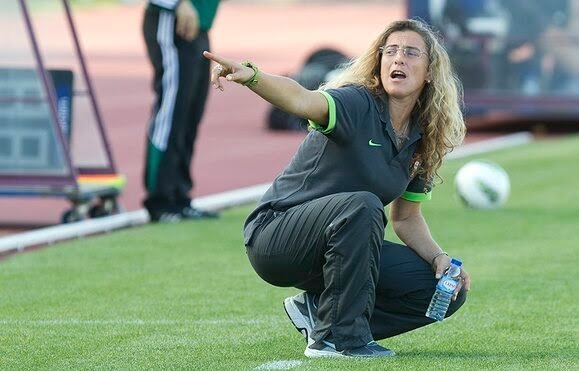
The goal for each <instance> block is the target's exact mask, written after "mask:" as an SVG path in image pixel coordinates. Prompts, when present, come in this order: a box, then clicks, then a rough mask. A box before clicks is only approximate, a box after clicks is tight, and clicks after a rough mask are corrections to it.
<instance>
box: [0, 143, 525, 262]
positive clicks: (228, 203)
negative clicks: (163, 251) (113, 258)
mask: <svg viewBox="0 0 579 371" xmlns="http://www.w3.org/2000/svg"><path fill="white" fill-rule="evenodd" d="M532 140H533V136H532V135H531V134H529V133H526V132H523V133H515V134H510V135H505V136H503V137H499V138H494V139H489V140H484V141H480V142H477V143H472V144H466V145H463V146H461V147H459V148H457V149H456V150H455V151H454V152H451V153H450V154H449V155H448V156H447V158H448V159H456V158H463V157H468V156H473V155H479V154H483V153H488V152H492V151H496V150H500V149H504V148H509V147H514V146H518V145H522V144H526V143H529V142H531V141H532ZM269 186H270V183H265V184H259V185H256V186H252V187H246V188H241V189H238V190H234V191H229V192H223V193H218V194H214V195H210V196H206V197H200V198H198V199H196V200H195V206H196V207H200V208H204V209H208V210H223V209H227V208H230V207H234V206H239V205H244V204H249V203H252V202H257V201H258V200H259V199H260V198H261V196H262V195H263V194H264V193H265V191H266V190H267V188H268V187H269ZM148 222H149V215H148V214H147V212H146V211H145V210H144V209H140V210H136V211H131V212H126V213H122V214H117V215H112V216H108V217H104V218H97V219H89V220H84V221H80V222H76V223H70V224H63V225H57V226H53V227H47V228H42V229H38V230H35V231H29V232H23V233H19V234H15V235H10V236H5V237H1V238H0V253H2V252H12V251H18V250H23V249H25V248H27V247H30V246H39V245H46V244H52V243H56V242H59V241H64V240H69V239H74V238H80V237H84V236H88V235H92V234H97V233H103V232H110V231H113V230H115V229H120V228H127V227H133V226H137V225H142V224H145V223H148Z"/></svg>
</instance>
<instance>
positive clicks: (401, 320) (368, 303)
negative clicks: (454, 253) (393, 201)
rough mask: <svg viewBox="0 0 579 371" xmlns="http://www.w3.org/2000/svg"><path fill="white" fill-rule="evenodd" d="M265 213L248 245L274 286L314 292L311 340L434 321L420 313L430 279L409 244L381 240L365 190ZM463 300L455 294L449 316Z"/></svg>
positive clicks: (359, 337) (362, 338) (353, 343)
mask: <svg viewBox="0 0 579 371" xmlns="http://www.w3.org/2000/svg"><path fill="white" fill-rule="evenodd" d="M266 213H267V214H268V215H267V216H266V218H265V219H264V222H263V224H262V225H261V227H259V228H258V229H257V230H256V232H255V234H254V237H253V238H252V240H251V245H250V246H248V247H247V253H248V257H249V260H250V262H251V264H252V266H253V267H254V269H255V271H256V272H257V274H258V275H259V276H260V277H261V278H263V279H264V280H265V281H267V282H269V283H270V284H272V285H275V286H282V287H289V286H293V287H297V288H300V289H303V290H306V291H309V292H312V293H316V294H320V298H319V303H318V313H317V317H318V321H317V323H316V326H315V329H314V333H313V334H312V338H313V339H315V340H321V339H323V338H325V337H326V336H327V335H328V334H329V333H331V334H332V339H333V341H334V342H335V344H336V347H337V348H338V349H339V350H341V349H345V348H354V347H358V346H362V345H365V344H367V343H368V342H369V341H371V340H373V339H374V340H379V339H384V338H387V337H390V336H394V335H398V334H401V333H404V332H407V331H410V330H413V329H415V328H418V327H421V326H425V325H427V324H429V323H432V322H433V320H431V319H429V318H427V317H425V316H424V313H425V312H426V308H427V306H428V303H429V301H430V298H431V297H432V294H433V293H434V287H435V285H436V280H435V278H434V273H433V272H432V269H431V267H430V266H429V264H428V263H427V262H425V261H424V260H423V259H422V258H420V257H419V256H418V255H417V254H416V253H414V251H413V250H411V249H410V248H408V247H406V246H403V245H399V244H394V243H391V242H388V241H383V236H384V228H385V226H386V217H385V215H384V209H383V206H382V203H381V202H380V200H379V199H378V198H377V197H376V196H375V195H373V194H371V193H368V192H355V193H340V194H336V195H331V196H326V197H323V198H320V199H317V200H313V201H310V202H307V203H305V204H303V205H299V206H296V207H293V208H291V209H289V210H287V211H285V212H280V213H277V212H272V211H267V212H266ZM464 300H465V296H464V295H463V294H462V293H461V295H459V299H458V300H457V301H456V302H454V304H452V307H451V309H450V310H449V315H450V314H452V313H453V312H454V311H455V310H456V309H458V307H460V305H462V303H463V302H464Z"/></svg>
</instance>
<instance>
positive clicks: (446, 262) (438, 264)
mask: <svg viewBox="0 0 579 371" xmlns="http://www.w3.org/2000/svg"><path fill="white" fill-rule="evenodd" d="M448 267H450V258H449V257H448V256H447V255H446V254H442V255H439V256H437V257H436V259H434V262H432V269H433V270H434V272H435V277H436V279H439V278H440V277H442V275H443V274H444V272H446V270H447V269H448ZM463 287H464V289H465V290H466V291H468V290H470V275H469V274H468V272H467V271H466V270H464V266H462V267H460V279H459V281H458V285H457V287H456V289H455V290H454V295H453V296H452V300H453V301H454V300H456V298H457V297H458V293H459V292H460V290H461V289H462V288H463Z"/></svg>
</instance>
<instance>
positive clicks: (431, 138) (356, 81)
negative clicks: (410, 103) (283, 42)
mask: <svg viewBox="0 0 579 371" xmlns="http://www.w3.org/2000/svg"><path fill="white" fill-rule="evenodd" d="M399 31H414V32H416V33H418V34H419V35H420V36H421V37H422V39H423V40H424V42H425V44H426V49H427V53H428V59H429V66H428V70H429V72H430V78H431V82H430V83H429V84H426V85H425V87H424V89H423V90H422V92H421V94H420V97H419V98H418V101H417V103H416V106H415V107H414V111H413V115H415V116H416V115H417V117H418V120H419V122H420V125H421V126H422V129H423V131H424V135H423V136H422V139H421V141H420V144H419V146H418V148H417V150H416V153H415V158H414V161H412V163H413V164H414V163H416V161H419V162H418V163H419V164H421V166H420V169H419V171H418V174H420V176H421V177H423V178H424V179H427V180H429V181H435V180H442V178H441V177H440V175H439V174H438V170H439V169H440V166H441V165H442V160H443V158H444V156H445V155H446V154H447V153H449V152H451V151H452V150H453V149H454V148H455V147H456V146H458V145H459V144H460V143H462V140H463V139H464V136H465V133H466V126H465V123H464V119H463V115H462V111H461V108H462V104H463V90H462V84H461V82H460V81H459V79H458V77H457V76H456V73H455V72H454V71H453V69H452V65H451V63H450V58H449V57H448V53H447V52H446V49H445V48H444V46H443V45H442V43H441V42H440V40H439V38H438V36H437V34H436V33H435V32H434V31H432V29H431V28H430V27H429V26H428V25H427V24H425V23H424V22H422V21H419V20H414V19H408V20H401V21H395V22H393V23H391V24H390V25H389V26H388V27H387V28H386V29H385V30H384V31H383V32H382V33H381V34H380V35H379V36H378V37H377V38H376V39H375V40H374V42H373V43H372V44H371V45H370V47H369V48H368V49H367V50H366V51H365V52H364V53H363V54H362V55H361V56H360V57H358V58H356V59H354V60H352V61H351V62H350V63H348V64H347V65H346V66H345V67H344V69H343V70H342V71H341V72H340V73H339V74H338V75H337V76H336V77H335V78H333V79H332V80H330V81H329V82H327V83H326V84H324V86H323V87H322V89H329V88H338V87H341V86H346V85H357V86H364V87H366V88H367V89H368V90H369V91H370V92H372V94H375V95H380V94H384V88H383V86H382V81H381V79H380V68H381V57H382V54H381V51H380V47H382V46H384V45H385V44H386V41H387V39H388V37H389V36H390V35H391V34H392V33H393V32H399Z"/></svg>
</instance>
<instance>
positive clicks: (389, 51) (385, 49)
mask: <svg viewBox="0 0 579 371" xmlns="http://www.w3.org/2000/svg"><path fill="white" fill-rule="evenodd" d="M399 50H402V55H404V56H405V57H407V58H410V59H418V58H420V56H421V55H422V54H428V53H426V52H423V51H422V50H420V49H418V48H414V47H412V46H408V47H403V48H401V47H399V46H381V47H380V51H381V52H382V53H383V54H384V55H385V56H387V57H394V56H395V55H396V54H398V51H399Z"/></svg>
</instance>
